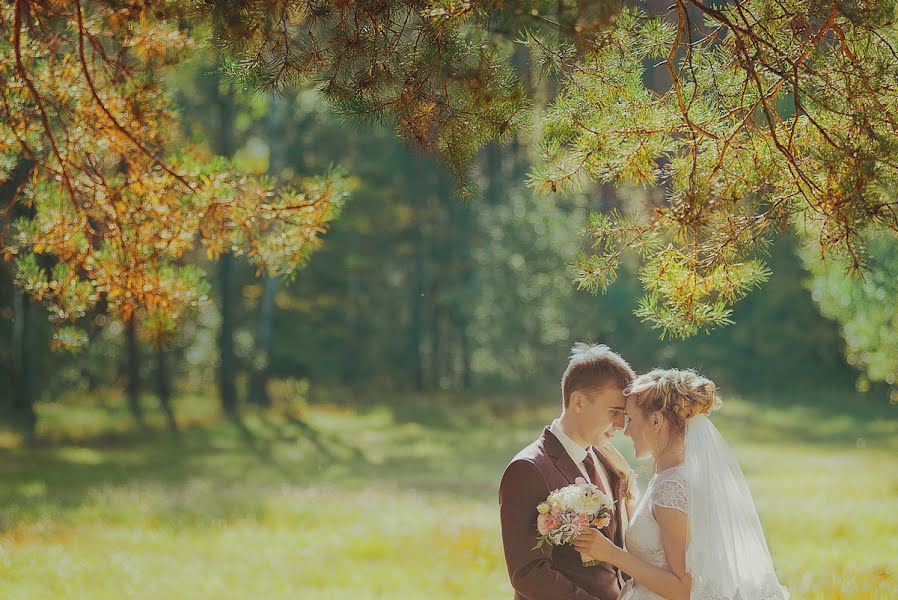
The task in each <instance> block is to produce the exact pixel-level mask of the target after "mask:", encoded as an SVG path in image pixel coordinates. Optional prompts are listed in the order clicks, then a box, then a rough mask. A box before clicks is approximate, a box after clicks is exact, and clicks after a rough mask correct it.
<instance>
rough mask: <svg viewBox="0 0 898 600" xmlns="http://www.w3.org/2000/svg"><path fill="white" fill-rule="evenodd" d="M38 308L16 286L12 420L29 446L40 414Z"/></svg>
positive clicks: (13, 324)
mask: <svg viewBox="0 0 898 600" xmlns="http://www.w3.org/2000/svg"><path fill="white" fill-rule="evenodd" d="M35 312H36V307H35V306H34V304H33V303H32V302H31V301H30V300H29V299H28V297H27V296H26V295H25V293H24V292H23V291H22V290H21V289H20V288H19V287H15V288H14V290H13V322H12V350H13V390H12V417H13V419H14V420H15V423H16V426H17V428H18V429H19V431H20V432H21V433H22V436H23V437H24V438H25V442H26V443H27V444H29V445H30V444H31V443H33V442H34V434H35V428H36V426H37V415H36V413H35V410H34V396H35V367H36V364H35V362H36V361H35V358H36V340H35V337H36V336H35V331H34V329H35V318H36V316H37V315H35Z"/></svg>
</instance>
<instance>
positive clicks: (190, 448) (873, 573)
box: [0, 398, 898, 600]
mask: <svg viewBox="0 0 898 600" xmlns="http://www.w3.org/2000/svg"><path fill="white" fill-rule="evenodd" d="M482 406H483V408H480V409H475V408H464V409H460V408H457V407H455V406H454V405H453V404H452V403H451V401H450V400H449V399H445V398H443V399H440V398H437V399H427V400H425V399H417V400H415V399H411V400H404V401H401V402H393V406H392V407H386V406H382V405H378V406H374V407H372V408H370V409H366V410H364V411H358V410H353V409H351V408H348V407H347V406H345V405H340V404H326V405H325V404H316V405H315V406H312V407H304V408H303V409H302V410H301V415H302V417H303V419H304V421H303V422H300V421H295V420H292V419H290V418H289V417H288V414H292V413H288V412H287V411H284V410H275V411H271V412H268V413H264V414H263V413H257V412H252V413H249V414H247V416H246V419H245V424H244V426H243V427H238V426H236V425H234V424H230V423H227V422H221V421H217V420H216V419H215V418H214V417H213V416H212V415H213V414H214V408H215V407H214V405H213V404H212V403H211V402H210V401H207V400H203V399H189V398H184V399H181V401H180V406H179V408H180V413H181V416H182V419H183V421H184V423H185V424H186V425H187V427H185V429H184V431H183V432H182V433H181V435H180V436H179V437H178V439H173V438H172V437H171V436H170V435H169V434H168V433H166V432H164V431H161V430H153V431H150V432H145V433H136V432H133V431H130V430H129V429H128V419H127V416H126V415H125V414H124V412H123V409H122V407H121V406H118V405H113V406H112V407H109V406H106V407H101V406H90V405H88V404H86V403H85V401H84V400H83V399H82V400H81V402H80V403H79V404H78V405H77V406H75V405H71V404H63V403H59V404H44V405H43V406H42V408H41V423H42V430H41V435H42V438H43V439H44V440H45V441H44V442H43V443H42V444H41V445H40V446H39V447H38V448H36V449H33V450H25V449H22V448H20V447H18V445H17V441H16V439H15V437H14V436H12V435H11V434H9V433H0V481H2V487H0V581H2V587H0V589H2V597H3V598H4V599H9V600H12V599H23V600H24V599H27V600H36V599H43V598H48V599H50V598H53V599H59V598H66V599H67V598H78V599H81V598H85V599H97V600H105V599H109V600H112V599H115V600H121V599H124V598H141V599H151V598H152V599H163V598H164V599H170V600H177V599H188V598H189V599H191V600H196V599H202V598H210V599H211V598H215V599H230V598H234V599H242V598H259V599H288V598H289V599H297V598H301V599H327V600H330V599H334V600H337V599H340V600H342V599H346V600H349V599H352V600H365V599H374V598H384V599H391V600H405V599H414V600H418V599H420V598H427V599H428V600H443V599H447V600H448V599H453V600H454V599H466V600H467V599H472V600H477V599H493V598H499V599H501V598H510V587H509V585H508V582H507V578H506V574H505V567H504V563H503V561H502V558H501V549H500V543H499V529H498V519H497V501H496V486H497V482H498V478H499V476H500V474H501V472H502V469H503V468H504V466H505V464H506V462H507V461H508V459H509V458H510V457H511V456H512V455H513V454H514V452H515V451H516V450H517V449H518V448H519V447H521V446H523V445H524V444H526V443H528V442H529V441H531V440H532V439H533V438H534V437H535V436H536V435H537V434H538V433H539V431H540V429H541V427H542V425H543V424H544V423H545V422H547V421H548V420H549V419H551V418H552V417H553V412H554V403H552V402H547V403H546V405H545V406H539V405H531V406H520V405H519V407H518V408H516V409H514V410H511V409H495V408H492V409H490V408H487V407H488V406H494V404H488V403H483V404H482ZM846 406H850V407H851V410H850V411H848V410H846V408H845V407H846ZM896 413H898V407H894V406H888V405H883V404H882V403H878V404H874V403H872V402H869V401H867V402H862V401H860V400H856V399H854V398H850V399H847V398H830V399H829V401H827V402H824V401H822V400H819V399H809V400H808V401H807V402H805V403H799V404H795V405H791V406H790V408H788V409H783V408H780V407H778V406H777V404H776V403H775V401H774V400H765V399H764V398H759V399H756V401H755V403H752V404H749V403H747V402H744V401H739V400H730V401H728V402H727V403H726V404H725V406H724V409H723V411H722V412H721V413H720V414H719V415H718V417H717V418H716V420H717V422H718V424H719V426H720V427H721V429H722V430H723V432H724V434H725V435H726V436H727V437H728V438H729V439H730V440H731V441H732V442H733V444H734V445H735V446H736V448H737V451H738V454H739V456H740V459H741V460H742V461H743V466H744V468H745V471H746V474H747V476H748V478H749V480H750V483H751V485H752V488H753V491H754V493H755V497H756V500H757V503H758V506H759V510H760V512H761V516H762V520H763V521H764V525H765V529H766V532H767V536H768V541H769V542H770V545H771V549H772V552H773V554H774V559H775V562H776V565H777V568H778V569H779V571H780V574H781V578H782V580H783V582H784V583H785V584H787V585H788V586H789V587H790V588H791V590H792V594H793V598H798V599H801V598H842V599H893V598H898V517H896V511H898V418H896ZM63 424H65V427H63ZM619 445H620V447H621V449H622V450H623V451H624V453H625V454H628V453H629V451H630V446H629V442H628V441H626V440H625V439H623V438H622V439H621V440H620V444H619ZM642 470H643V472H645V473H646V475H647V470H646V465H643V466H642ZM646 478H647V477H644V478H643V480H645V479H646Z"/></svg>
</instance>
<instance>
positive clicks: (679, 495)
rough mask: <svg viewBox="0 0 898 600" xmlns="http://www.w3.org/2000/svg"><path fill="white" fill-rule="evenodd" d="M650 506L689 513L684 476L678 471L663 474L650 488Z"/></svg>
mask: <svg viewBox="0 0 898 600" xmlns="http://www.w3.org/2000/svg"><path fill="white" fill-rule="evenodd" d="M652 504H654V505H655V506H660V507H661V508H675V509H677V510H678V511H680V512H684V513H685V512H689V511H688V509H689V497H688V495H687V489H686V474H685V473H683V472H682V470H680V469H676V470H675V471H673V472H669V473H663V474H662V475H661V477H659V478H658V479H657V480H656V481H655V484H654V485H653V486H652Z"/></svg>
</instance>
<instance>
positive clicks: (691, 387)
mask: <svg viewBox="0 0 898 600" xmlns="http://www.w3.org/2000/svg"><path fill="white" fill-rule="evenodd" d="M624 394H626V395H627V396H634V397H635V400H636V405H637V406H639V407H640V408H641V409H642V410H643V412H645V413H646V414H650V413H653V412H660V413H661V414H663V415H664V416H665V417H666V418H667V419H669V421H670V423H671V425H673V426H674V428H676V429H678V430H683V429H685V427H686V421H688V420H689V419H690V418H692V417H694V416H696V415H709V414H711V411H713V410H715V409H716V408H718V407H719V406H720V404H721V401H720V397H719V396H718V395H717V386H716V385H715V384H714V382H713V381H711V380H710V379H708V378H707V377H702V376H701V375H699V374H698V373H696V372H695V371H693V370H692V369H653V370H651V371H649V372H648V373H645V374H643V375H640V376H638V377H637V378H636V379H634V380H633V382H632V383H631V384H630V385H629V386H628V387H627V389H626V390H624Z"/></svg>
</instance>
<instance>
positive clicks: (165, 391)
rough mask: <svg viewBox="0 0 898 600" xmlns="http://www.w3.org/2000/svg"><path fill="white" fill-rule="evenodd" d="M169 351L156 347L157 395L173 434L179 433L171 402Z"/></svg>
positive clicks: (159, 346)
mask: <svg viewBox="0 0 898 600" xmlns="http://www.w3.org/2000/svg"><path fill="white" fill-rule="evenodd" d="M169 354H170V353H169V351H168V350H166V349H165V348H164V347H163V346H162V345H161V344H157V345H156V395H157V396H159V408H161V409H162V412H163V413H165V418H166V420H167V421H168V428H169V429H170V430H171V432H172V433H177V432H178V421H177V420H176V419H175V410H174V407H173V406H172V401H171V390H172V385H171V369H170V368H169Z"/></svg>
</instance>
